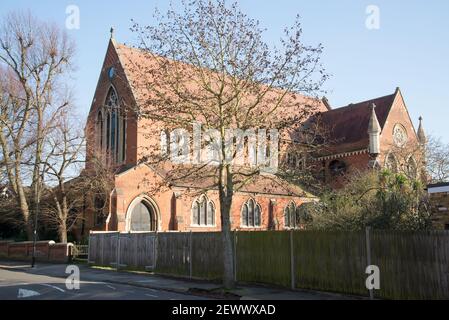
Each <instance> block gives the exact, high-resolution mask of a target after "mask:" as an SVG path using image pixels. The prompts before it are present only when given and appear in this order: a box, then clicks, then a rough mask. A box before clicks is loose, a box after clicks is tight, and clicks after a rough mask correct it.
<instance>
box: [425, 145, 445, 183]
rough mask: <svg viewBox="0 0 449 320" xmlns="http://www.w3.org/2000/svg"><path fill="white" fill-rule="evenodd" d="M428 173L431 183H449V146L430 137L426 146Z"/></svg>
mask: <svg viewBox="0 0 449 320" xmlns="http://www.w3.org/2000/svg"><path fill="white" fill-rule="evenodd" d="M426 151H427V166H426V169H427V173H428V175H429V179H430V182H431V183H440V182H449V144H445V143H443V141H442V140H441V138H435V137H429V138H428V141H427V146H426Z"/></svg>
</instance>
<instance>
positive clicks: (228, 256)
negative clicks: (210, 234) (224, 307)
mask: <svg viewBox="0 0 449 320" xmlns="http://www.w3.org/2000/svg"><path fill="white" fill-rule="evenodd" d="M221 212H222V214H221V219H222V220H221V221H222V223H221V225H222V243H223V267H224V268H223V269H224V276H223V285H224V287H225V288H226V289H232V288H234V286H235V281H234V279H235V278H234V272H235V270H234V253H233V251H234V248H233V247H234V246H233V242H232V233H231V221H230V213H231V203H230V202H229V201H227V200H225V201H224V203H223V204H222V205H221Z"/></svg>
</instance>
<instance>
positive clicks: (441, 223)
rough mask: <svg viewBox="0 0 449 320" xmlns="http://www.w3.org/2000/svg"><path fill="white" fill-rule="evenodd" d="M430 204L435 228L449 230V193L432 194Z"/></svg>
mask: <svg viewBox="0 0 449 320" xmlns="http://www.w3.org/2000/svg"><path fill="white" fill-rule="evenodd" d="M430 203H431V210H432V222H433V225H434V227H435V228H437V229H446V230H449V192H440V193H433V194H430Z"/></svg>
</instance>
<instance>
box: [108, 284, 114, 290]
mask: <svg viewBox="0 0 449 320" xmlns="http://www.w3.org/2000/svg"><path fill="white" fill-rule="evenodd" d="M106 287H108V288H109V289H112V290H116V289H115V288H114V287H113V286H110V285H108V284H107V285H106Z"/></svg>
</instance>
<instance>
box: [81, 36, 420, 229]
mask: <svg viewBox="0 0 449 320" xmlns="http://www.w3.org/2000/svg"><path fill="white" fill-rule="evenodd" d="M136 59H140V60H142V59H146V58H145V57H144V56H142V54H141V53H140V52H139V51H138V50H136V49H133V48H130V47H128V46H125V45H122V44H119V43H117V42H116V41H115V40H114V39H111V40H110V43H109V46H108V49H107V52H106V57H105V59H104V63H103V67H102V69H101V72H100V76H99V80H98V84H97V88H96V91H95V95H94V98H93V102H92V106H91V108H90V112H89V116H88V119H87V126H86V131H87V137H88V139H87V146H88V150H90V151H88V158H87V166H86V169H87V171H88V169H89V165H90V164H89V160H90V159H89V157H91V155H92V154H93V153H94V152H95V153H103V152H106V153H108V154H110V155H111V159H112V161H113V167H114V170H115V171H114V185H113V188H112V191H111V193H110V194H109V197H108V199H106V202H107V203H106V206H103V207H102V206H97V205H96V202H97V201H96V199H89V201H88V206H87V207H88V214H87V220H86V221H85V225H86V228H85V230H86V232H87V230H120V231H130V232H131V231H194V232H197V231H219V230H220V212H219V205H218V204H219V202H218V194H217V192H216V191H215V190H205V191H204V192H202V193H201V194H194V193H192V192H191V191H192V190H202V188H204V182H203V181H201V180H198V179H195V180H191V179H190V180H189V179H185V180H180V181H179V180H178V181H177V182H176V183H174V184H170V185H168V186H167V187H166V188H159V189H156V190H155V189H154V186H155V185H156V184H157V183H160V182H164V181H163V180H164V172H163V170H159V169H155V168H152V167H151V166H148V165H146V164H142V163H140V162H139V160H140V157H141V156H142V152H141V149H142V148H143V147H145V145H146V144H147V138H146V137H147V134H148V132H146V134H145V133H144V132H145V130H148V129H144V127H145V128H148V127H150V128H151V126H148V123H145V122H146V121H148V120H138V119H137V117H136V116H135V115H134V114H133V112H132V111H131V110H129V109H127V110H126V111H124V110H121V108H122V106H124V105H127V106H130V105H134V104H135V102H136V101H137V100H138V99H139V98H140V97H139V95H141V94H142V93H141V92H140V90H139V88H136V86H135V85H131V83H132V81H133V80H136V77H138V75H136V74H135V71H133V69H132V68H131V66H132V64H133V62H134V61H135V60H136ZM300 98H301V99H305V97H300ZM314 102H315V104H316V105H317V112H318V114H319V117H320V119H321V121H322V122H323V123H324V124H326V125H327V126H328V127H329V128H330V135H331V138H332V139H331V141H332V144H331V145H330V147H329V148H327V149H326V152H324V153H322V154H320V155H319V156H317V157H316V159H314V161H315V162H316V164H317V166H318V167H319V168H320V171H321V178H322V181H323V182H324V183H325V184H328V185H338V184H340V183H342V182H341V179H342V177H343V176H345V175H348V174H351V173H352V172H356V171H357V170H366V169H368V168H373V167H385V166H387V167H389V168H396V169H398V168H400V167H403V166H406V167H407V168H409V169H410V168H414V169H412V170H415V173H416V174H419V172H418V170H419V169H418V168H419V167H420V163H419V161H421V160H419V159H417V158H415V157H414V155H413V154H410V156H409V157H408V159H407V163H401V162H403V161H402V160H400V159H397V158H396V157H395V155H394V154H393V153H392V152H391V150H392V148H393V146H400V145H403V144H405V143H414V144H417V145H422V144H424V143H425V140H426V138H425V134H424V131H423V128H422V123H421V121H420V124H419V129H418V130H415V127H414V125H413V121H412V119H411V118H410V116H409V113H408V111H407V107H406V104H405V102H404V98H403V96H402V93H401V91H400V90H399V88H398V89H396V90H395V91H394V92H393V93H391V94H389V95H386V96H384V97H380V98H375V99H371V100H367V101H364V102H360V103H355V104H350V105H348V106H345V107H342V108H333V107H332V106H331V105H330V103H329V102H328V101H327V99H325V98H323V99H322V100H316V99H314ZM158 131H159V129H158V127H156V126H155V127H154V132H152V133H151V134H152V135H154V136H155V137H160V132H158ZM288 156H291V155H286V154H282V153H281V154H280V157H283V158H285V157H288ZM281 161H282V160H281ZM273 181H274V182H273ZM314 200H315V198H314V197H313V196H312V195H310V194H309V193H307V192H305V191H303V190H301V189H300V188H299V187H298V186H295V185H292V184H290V183H288V182H287V181H282V180H281V179H280V178H278V177H273V176H272V177H269V178H268V177H266V176H264V175H260V176H259V177H256V178H255V179H254V181H253V182H252V183H251V184H248V185H247V186H245V188H243V189H242V190H240V191H239V192H237V193H236V194H235V195H234V201H233V205H232V216H231V223H232V229H233V230H267V229H271V230H285V229H291V228H298V227H299V224H298V223H297V216H296V215H297V214H298V212H299V210H298V209H299V208H300V207H301V206H302V205H303V204H304V203H307V202H310V201H314ZM100 207H102V208H101V209H98V208H100Z"/></svg>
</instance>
